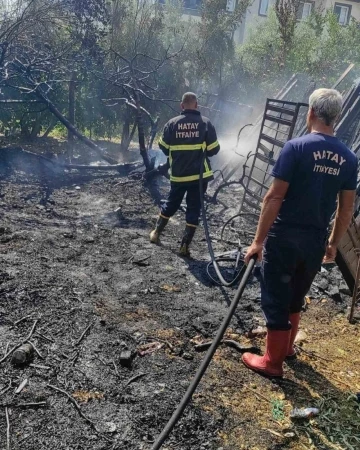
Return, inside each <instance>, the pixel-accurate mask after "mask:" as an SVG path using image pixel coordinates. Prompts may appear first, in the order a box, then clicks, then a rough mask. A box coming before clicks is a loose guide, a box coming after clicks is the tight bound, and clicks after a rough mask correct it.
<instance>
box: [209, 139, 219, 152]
mask: <svg viewBox="0 0 360 450" xmlns="http://www.w3.org/2000/svg"><path fill="white" fill-rule="evenodd" d="M218 145H219V141H215V142H213V143H212V144H210V145H208V146H207V150H209V151H210V150H213V149H214V148H215V147H217V146H218Z"/></svg>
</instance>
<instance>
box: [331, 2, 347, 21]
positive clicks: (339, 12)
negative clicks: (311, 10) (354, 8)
mask: <svg viewBox="0 0 360 450" xmlns="http://www.w3.org/2000/svg"><path fill="white" fill-rule="evenodd" d="M334 14H335V15H336V16H337V18H338V22H339V24H340V25H348V23H349V20H350V15H351V6H350V5H344V4H342V3H335V7H334Z"/></svg>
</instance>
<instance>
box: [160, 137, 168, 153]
mask: <svg viewBox="0 0 360 450" xmlns="http://www.w3.org/2000/svg"><path fill="white" fill-rule="evenodd" d="M159 145H162V146H163V147H165V148H166V149H167V150H169V148H170V145H169V144H167V143H166V142H165V141H164V139H163V138H162V137H161V138H160V139H159Z"/></svg>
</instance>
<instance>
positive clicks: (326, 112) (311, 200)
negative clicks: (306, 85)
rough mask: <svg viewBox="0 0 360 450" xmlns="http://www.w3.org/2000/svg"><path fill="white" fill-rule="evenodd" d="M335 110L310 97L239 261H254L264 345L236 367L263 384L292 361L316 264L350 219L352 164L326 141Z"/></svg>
mask: <svg viewBox="0 0 360 450" xmlns="http://www.w3.org/2000/svg"><path fill="white" fill-rule="evenodd" d="M341 108H342V97H341V95H340V93H339V92H338V91H336V90H333V89H318V90H316V91H314V92H313V93H312V95H311V96H310V99H309V111H308V114H307V127H308V131H309V134H307V135H305V136H302V137H299V138H296V139H292V140H290V141H289V142H287V143H286V144H285V146H284V147H283V149H282V150H281V153H280V156H279V158H278V160H277V161H276V164H275V166H274V168H273V171H272V176H273V177H274V180H273V183H272V185H271V187H270V188H269V190H268V192H267V194H266V195H265V197H264V200H263V205H262V210H261V215H260V219H259V223H258V227H257V231H256V235H255V239H254V241H253V243H252V245H251V246H250V247H249V249H248V252H247V255H246V257H245V262H246V263H248V262H249V260H250V258H251V257H252V256H254V255H257V257H258V260H262V265H261V275H260V283H261V306H262V310H263V312H264V315H265V319H266V326H267V340H266V351H265V355H264V356H257V355H254V354H251V353H245V354H244V355H243V362H244V363H245V365H246V366H247V367H249V368H250V369H252V370H255V371H257V372H260V373H263V374H265V375H268V376H271V377H281V376H282V375H283V362H284V360H285V359H286V358H293V357H296V352H295V349H294V341H295V337H296V335H297V332H298V328H299V322H300V312H301V309H302V307H303V304H304V297H305V295H306V294H307V292H308V291H309V289H310V286H311V284H312V282H313V280H314V278H315V275H316V273H317V272H318V271H319V270H320V268H321V263H322V262H332V261H333V260H334V259H335V257H336V251H337V246H338V245H339V242H340V240H341V238H342V236H343V235H344V233H345V232H346V230H347V228H348V226H349V224H350V221H351V217H352V214H353V208H354V201H355V190H356V184H357V158H356V156H355V154H354V153H353V152H352V151H351V150H349V149H348V148H347V147H346V146H345V145H344V144H343V143H342V142H340V141H339V140H338V139H337V138H336V137H335V136H334V125H335V122H336V119H337V117H338V116H339V114H340V112H341ZM336 204H337V207H336ZM335 210H336V215H335V220H334V223H333V226H332V231H331V233H330V235H329V233H328V228H329V224H330V220H331V216H332V215H333V213H334V211H335Z"/></svg>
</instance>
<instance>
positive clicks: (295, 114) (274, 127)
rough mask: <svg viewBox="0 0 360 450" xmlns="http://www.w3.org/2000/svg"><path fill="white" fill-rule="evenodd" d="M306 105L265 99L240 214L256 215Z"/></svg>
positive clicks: (301, 121)
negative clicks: (281, 154) (273, 172)
mask: <svg viewBox="0 0 360 450" xmlns="http://www.w3.org/2000/svg"><path fill="white" fill-rule="evenodd" d="M307 108H308V104H307V103H294V102H288V101H285V100H276V99H267V101H266V106H265V112H264V116H263V119H262V123H261V128H260V134H259V139H258V143H257V148H256V151H255V154H254V157H253V161H252V165H251V168H250V171H249V174H248V175H247V176H246V179H245V180H246V181H245V192H244V196H243V199H242V203H241V207H240V212H242V213H256V214H259V213H260V210H261V204H262V201H263V198H264V195H265V194H266V192H267V191H268V189H269V187H270V184H271V171H272V167H273V166H274V165H275V163H276V160H277V158H278V157H279V154H280V151H281V149H282V148H283V146H284V144H285V143H286V142H287V141H288V140H289V139H291V138H292V137H293V135H294V130H295V128H298V126H299V123H303V121H304V116H305V114H306V111H307Z"/></svg>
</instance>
